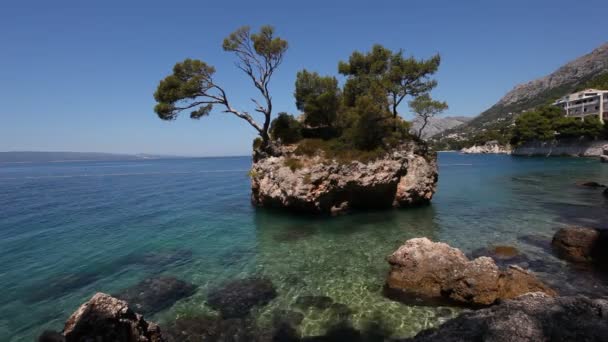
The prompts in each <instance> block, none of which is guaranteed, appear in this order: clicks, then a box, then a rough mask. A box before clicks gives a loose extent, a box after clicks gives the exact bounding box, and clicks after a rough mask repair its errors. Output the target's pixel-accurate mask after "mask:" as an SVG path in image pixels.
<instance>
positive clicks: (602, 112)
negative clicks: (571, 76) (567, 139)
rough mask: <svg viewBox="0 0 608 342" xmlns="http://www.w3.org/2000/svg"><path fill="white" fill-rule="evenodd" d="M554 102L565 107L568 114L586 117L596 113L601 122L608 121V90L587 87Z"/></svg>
mask: <svg viewBox="0 0 608 342" xmlns="http://www.w3.org/2000/svg"><path fill="white" fill-rule="evenodd" d="M553 104H554V105H556V106H558V107H561V108H563V109H564V111H565V112H566V116H571V117H575V118H581V119H584V118H585V117H587V116H589V115H595V116H597V117H598V118H599V119H600V121H601V122H604V121H608V90H597V89H586V90H583V91H579V92H576V93H572V94H570V95H566V96H564V97H562V98H561V99H559V100H557V101H555V103H553Z"/></svg>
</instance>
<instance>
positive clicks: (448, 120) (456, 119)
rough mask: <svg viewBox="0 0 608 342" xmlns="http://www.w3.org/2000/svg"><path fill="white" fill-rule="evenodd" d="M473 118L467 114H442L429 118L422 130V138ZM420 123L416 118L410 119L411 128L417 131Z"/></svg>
mask: <svg viewBox="0 0 608 342" xmlns="http://www.w3.org/2000/svg"><path fill="white" fill-rule="evenodd" d="M472 119H473V118H472V117H468V116H444V117H435V118H430V119H429V122H428V123H427V125H426V127H425V128H424V130H423V131H422V138H423V139H428V138H430V137H432V136H434V135H437V134H439V133H441V132H443V131H445V130H448V129H452V128H456V127H458V126H460V125H462V124H464V123H467V122H469V121H471V120H472ZM421 125H422V123H421V122H420V120H418V118H416V119H414V120H413V121H412V129H413V131H415V132H417V131H418V129H420V126H421Z"/></svg>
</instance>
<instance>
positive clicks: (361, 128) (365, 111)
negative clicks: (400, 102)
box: [347, 95, 392, 151]
mask: <svg viewBox="0 0 608 342" xmlns="http://www.w3.org/2000/svg"><path fill="white" fill-rule="evenodd" d="M381 99H382V97H380V98H378V97H373V96H372V95H364V96H360V97H359V98H358V99H357V102H356V104H355V111H356V113H357V116H358V118H357V121H356V123H355V124H354V126H353V127H352V128H351V129H350V130H349V131H348V133H347V134H349V136H348V137H349V138H350V139H352V142H353V143H354V146H355V147H356V148H358V149H361V150H368V151H369V150H373V149H376V148H378V147H380V146H381V144H382V140H383V139H384V137H386V136H387V135H388V133H389V132H391V131H392V125H391V123H392V121H391V119H392V118H391V115H390V113H389V112H388V110H387V109H386V105H385V101H382V100H381Z"/></svg>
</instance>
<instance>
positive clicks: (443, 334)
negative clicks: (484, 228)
mask: <svg viewBox="0 0 608 342" xmlns="http://www.w3.org/2000/svg"><path fill="white" fill-rule="evenodd" d="M607 336H608V300H606V299H589V298H588V297H584V296H574V297H551V296H548V295H546V294H544V293H538V292H537V293H528V294H525V295H522V296H520V297H517V298H515V299H512V300H506V301H504V302H501V303H500V304H498V305H495V306H492V307H489V308H485V309H481V310H476V311H469V312H465V313H463V314H461V315H460V316H458V317H456V318H454V319H452V320H449V321H447V322H446V323H444V324H443V325H441V326H439V327H437V328H433V329H429V330H424V331H422V332H420V333H418V335H416V336H415V337H413V338H411V339H406V340H404V341H410V342H413V341H415V342H435V341H437V342H440V341H441V342H465V341H494V342H521V341H529V342H533V341H606V337H607Z"/></svg>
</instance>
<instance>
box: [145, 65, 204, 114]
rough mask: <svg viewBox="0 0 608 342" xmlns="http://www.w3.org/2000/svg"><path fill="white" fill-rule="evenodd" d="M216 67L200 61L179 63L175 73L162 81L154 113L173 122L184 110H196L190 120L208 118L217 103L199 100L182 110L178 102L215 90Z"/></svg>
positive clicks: (156, 97)
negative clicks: (214, 75) (206, 116)
mask: <svg viewBox="0 0 608 342" xmlns="http://www.w3.org/2000/svg"><path fill="white" fill-rule="evenodd" d="M214 73H215V68H213V67H212V66H210V65H207V64H206V63H205V62H202V61H199V60H196V59H186V60H184V61H183V62H181V63H177V64H175V66H174V67H173V74H171V75H169V76H167V77H166V78H165V79H163V80H162V81H160V83H159V85H158V88H157V89H156V92H155V93H154V99H155V100H156V101H157V104H156V106H155V107H154V111H155V112H156V114H157V115H158V117H159V118H161V119H163V120H173V119H175V118H176V117H177V115H178V114H179V112H181V111H182V110H185V109H188V108H193V109H194V110H193V111H192V112H191V113H190V117H191V118H193V119H199V118H201V117H202V116H205V115H208V114H209V112H210V111H211V109H212V108H213V104H211V103H207V102H203V101H198V102H193V103H191V104H190V105H188V106H185V107H179V106H177V103H178V102H180V101H185V100H192V99H194V98H196V97H197V96H200V95H201V94H204V93H206V92H207V91H209V90H210V89H212V88H213V74H214Z"/></svg>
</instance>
